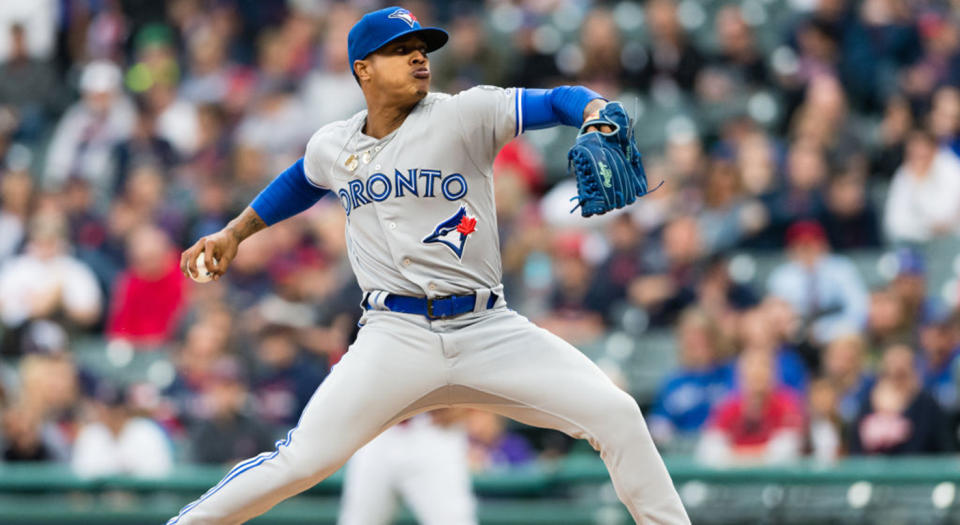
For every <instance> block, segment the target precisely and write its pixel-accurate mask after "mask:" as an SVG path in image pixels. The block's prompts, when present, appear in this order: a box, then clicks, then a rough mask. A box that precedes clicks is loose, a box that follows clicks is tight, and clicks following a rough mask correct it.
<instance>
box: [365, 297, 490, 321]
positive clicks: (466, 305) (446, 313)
mask: <svg viewBox="0 0 960 525" xmlns="http://www.w3.org/2000/svg"><path fill="white" fill-rule="evenodd" d="M367 299H368V297H364V298H363V307H364V308H365V309H367V310H372V309H373V307H372V306H371V305H370V302H369V301H368V300H367ZM496 303H497V294H495V293H492V294H490V299H488V300H487V305H486V309H487V310H489V309H490V308H493V305H494V304H496ZM383 304H384V305H385V306H386V307H387V310H390V311H391V312H400V313H404V314H417V315H422V316H424V317H426V318H427V319H444V318H446V317H456V316H458V315H463V314H467V313H470V312H472V311H474V309H475V308H476V304H477V296H476V295H475V294H471V295H448V296H446V297H435V298H432V299H431V298H427V297H408V296H406V295H394V294H389V295H387V298H386V299H384V301H383Z"/></svg>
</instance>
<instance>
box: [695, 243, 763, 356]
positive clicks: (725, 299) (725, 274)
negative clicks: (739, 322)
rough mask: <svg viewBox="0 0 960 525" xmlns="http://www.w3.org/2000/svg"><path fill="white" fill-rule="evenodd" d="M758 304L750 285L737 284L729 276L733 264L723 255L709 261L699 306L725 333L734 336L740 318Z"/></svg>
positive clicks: (698, 284)
mask: <svg viewBox="0 0 960 525" xmlns="http://www.w3.org/2000/svg"><path fill="white" fill-rule="evenodd" d="M758 302H759V298H758V297H757V295H756V294H755V293H754V291H753V289H751V287H750V286H748V285H746V284H742V283H738V282H735V281H734V280H733V278H732V277H731V276H730V261H728V260H727V259H726V258H724V257H722V256H714V257H711V258H710V260H709V261H708V263H707V267H706V270H705V271H704V274H703V277H702V278H701V279H700V282H699V283H697V306H698V307H699V308H702V309H703V310H704V311H705V312H707V315H709V316H710V317H712V318H713V319H715V320H718V321H719V322H720V323H721V324H723V325H724V328H723V329H724V330H725V332H726V333H728V334H730V335H731V337H732V336H733V335H734V332H735V331H736V329H737V327H736V317H737V315H738V314H739V313H740V312H742V311H743V310H746V309H748V308H751V307H753V306H756V305H757V303H758Z"/></svg>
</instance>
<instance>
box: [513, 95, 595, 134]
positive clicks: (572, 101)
mask: <svg viewBox="0 0 960 525" xmlns="http://www.w3.org/2000/svg"><path fill="white" fill-rule="evenodd" d="M519 96H520V104H519V108H518V111H519V112H520V122H521V128H520V132H521V133H522V132H523V131H526V130H528V129H542V128H549V127H551V126H556V125H557V124H563V125H566V126H573V127H580V124H582V123H583V110H584V108H586V107H587V104H589V103H590V101H591V100H594V99H598V98H600V99H603V98H604V97H602V96H601V95H600V94H599V93H597V92H595V91H592V90H590V89H587V88H585V87H583V86H560V87H556V88H553V89H523V90H521V93H520V95H519ZM604 100H606V99H604Z"/></svg>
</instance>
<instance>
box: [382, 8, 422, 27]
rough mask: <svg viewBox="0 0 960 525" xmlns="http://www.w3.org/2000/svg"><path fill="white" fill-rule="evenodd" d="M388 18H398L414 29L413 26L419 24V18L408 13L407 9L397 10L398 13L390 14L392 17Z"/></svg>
mask: <svg viewBox="0 0 960 525" xmlns="http://www.w3.org/2000/svg"><path fill="white" fill-rule="evenodd" d="M387 18H397V19H400V20H403V21H404V22H406V23H407V25H409V26H410V27H413V24H416V23H417V17H415V16H413V13H411V12H410V11H407V10H406V9H397V10H396V11H394V12H392V13H390V16H388V17H387Z"/></svg>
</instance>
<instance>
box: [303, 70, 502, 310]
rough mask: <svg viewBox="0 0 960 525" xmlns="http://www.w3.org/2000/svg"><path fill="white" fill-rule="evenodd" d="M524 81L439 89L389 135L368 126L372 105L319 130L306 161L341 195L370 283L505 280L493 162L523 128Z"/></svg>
mask: <svg viewBox="0 0 960 525" xmlns="http://www.w3.org/2000/svg"><path fill="white" fill-rule="evenodd" d="M518 91H519V90H516V89H501V88H496V87H490V86H483V87H476V88H473V89H469V90H467V91H464V92H462V93H460V94H457V95H453V96H451V95H446V94H440V93H431V94H429V95H427V97H426V98H425V99H424V100H423V101H422V102H420V104H418V105H417V107H416V108H414V110H413V111H412V112H411V113H410V114H409V115H408V116H407V118H406V120H405V121H404V122H403V125H401V126H400V127H399V128H397V129H396V130H394V131H393V132H392V133H390V134H389V135H387V136H386V137H383V138H382V139H379V140H378V139H374V138H372V137H369V136H367V135H364V134H363V133H362V132H361V130H362V128H363V125H364V122H365V120H366V115H367V113H366V110H364V111H361V112H359V113H357V114H356V115H354V116H353V117H352V118H350V119H349V120H345V121H341V122H335V123H332V124H330V125H327V126H324V127H323V128H321V129H320V130H319V131H318V132H317V133H316V134H314V135H313V137H312V138H311V139H310V142H309V144H308V145H307V152H306V155H305V156H304V169H305V170H306V173H307V178H308V179H309V180H310V181H311V182H312V183H314V184H315V185H317V186H319V187H321V188H325V189H329V190H330V191H332V192H333V193H334V194H336V195H337V197H338V198H339V199H340V204H341V206H343V209H344V211H345V212H346V214H347V226H346V236H347V246H348V252H349V256H350V263H351V264H352V265H353V270H354V272H355V273H356V275H357V281H358V282H359V283H360V287H361V288H362V289H363V290H364V291H373V290H385V291H388V292H391V293H397V294H403V295H413V296H428V297H437V296H444V295H452V294H464V293H472V292H473V291H475V290H477V289H490V288H494V287H496V286H497V285H498V284H499V283H500V274H501V264H500V249H499V240H498V233H497V219H496V214H495V212H496V209H495V207H494V202H493V169H492V165H493V159H494V157H495V156H496V154H497V152H498V151H499V150H500V148H501V147H503V145H504V144H506V143H507V142H508V141H510V140H511V139H512V138H514V137H515V136H516V135H517V134H518V133H519V132H520V124H519V119H518V118H517V115H518V113H517V110H518V104H519V97H518V96H517V92H518Z"/></svg>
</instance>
